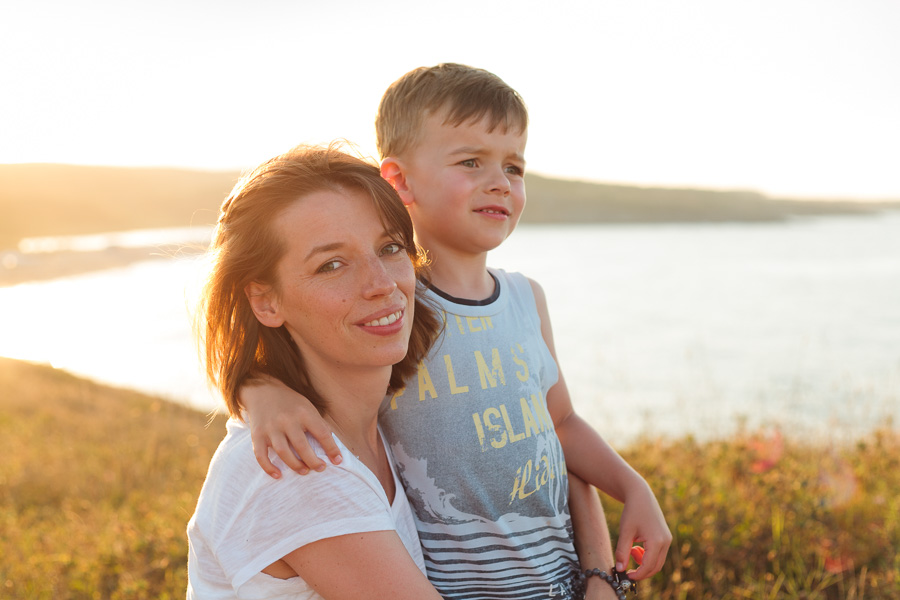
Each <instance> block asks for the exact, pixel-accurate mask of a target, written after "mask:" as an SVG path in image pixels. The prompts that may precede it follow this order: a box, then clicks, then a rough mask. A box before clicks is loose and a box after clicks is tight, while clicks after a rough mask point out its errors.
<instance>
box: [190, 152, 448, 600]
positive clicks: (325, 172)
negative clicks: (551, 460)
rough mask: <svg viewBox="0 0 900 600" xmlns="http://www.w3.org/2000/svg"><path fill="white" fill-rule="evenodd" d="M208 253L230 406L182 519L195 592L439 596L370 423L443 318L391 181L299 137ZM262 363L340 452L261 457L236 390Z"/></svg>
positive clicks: (217, 350)
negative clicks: (421, 280)
mask: <svg viewBox="0 0 900 600" xmlns="http://www.w3.org/2000/svg"><path fill="white" fill-rule="evenodd" d="M211 256H212V259H213V264H212V269H211V274H210V277H209V280H208V282H207V284H206V286H205V288H204V292H203V295H202V298H201V306H200V308H201V310H200V320H199V322H198V324H199V327H198V331H200V332H201V335H200V338H201V345H202V347H203V348H204V351H205V357H206V363H207V375H208V377H209V378H210V380H211V381H213V382H214V383H215V384H216V385H217V386H218V388H219V389H220V391H221V392H222V395H223V397H224V398H225V402H226V404H227V406H228V411H229V414H230V416H231V419H229V422H228V426H227V435H226V437H225V439H224V440H223V441H222V443H221V444H220V446H219V448H218V450H217V451H216V454H215V456H214V457H213V460H212V462H211V464H210V468H209V473H208V474H207V478H206V482H205V483H204V485H203V489H202V491H201V493H200V498H199V500H198V503H197V509H196V511H195V513H194V516H193V517H192V518H191V520H190V523H189V524H188V540H189V544H190V555H189V559H188V576H189V584H188V593H187V596H188V598H275V597H277V598H319V597H325V598H351V597H366V598H380V597H383V598H401V599H402V598H410V599H413V598H415V599H417V600H418V599H422V598H433V599H435V600H438V599H439V598H440V597H439V596H438V594H437V593H436V592H435V591H434V588H432V586H431V585H430V584H429V583H428V580H427V579H426V578H425V575H424V565H423V561H422V554H421V550H420V548H419V542H418V538H417V536H416V530H415V525H414V522H413V520H412V514H411V513H410V510H409V505H408V503H407V500H406V496H405V495H404V493H403V490H402V488H401V486H400V483H399V481H398V479H397V476H396V473H395V472H394V471H393V468H392V465H391V461H390V458H389V456H388V450H387V448H386V446H385V445H384V443H383V442H382V440H381V436H380V433H379V431H378V429H377V423H376V421H377V414H378V408H379V406H380V404H381V402H382V400H383V398H384V396H385V392H386V391H391V390H394V389H397V388H399V387H400V386H401V385H402V381H403V380H404V378H405V377H408V376H409V375H411V374H412V373H414V372H415V369H416V364H417V363H418V361H419V360H420V359H421V358H422V357H423V356H424V354H425V352H426V351H427V349H428V347H429V346H430V345H431V343H432V341H433V340H434V338H435V335H436V332H437V329H438V327H439V321H438V319H437V318H436V317H435V315H434V313H433V312H431V310H430V309H428V308H427V307H426V306H424V305H422V303H421V301H420V299H419V298H418V297H417V294H416V289H417V288H416V269H418V268H420V267H421V266H422V264H423V262H424V261H423V257H422V255H421V254H420V253H419V252H418V251H417V249H416V246H415V243H414V241H413V230H412V223H411V222H410V219H409V216H408V215H407V212H406V210H405V209H404V207H403V205H402V204H401V202H400V200H399V198H398V197H397V196H396V194H395V192H394V190H393V189H392V188H391V186H390V185H389V184H388V183H386V182H385V181H384V180H383V179H382V178H381V176H380V174H379V171H378V169H377V167H374V166H372V165H369V164H367V163H365V162H363V161H361V160H359V159H356V158H353V157H351V156H348V155H346V154H343V153H341V152H339V151H337V150H335V149H334V148H328V149H312V148H298V149H295V150H292V151H291V152H288V153H286V154H284V155H282V156H278V157H276V158H274V159H272V160H270V161H268V162H266V163H265V164H263V165H261V166H260V167H258V168H257V169H256V170H254V171H253V172H252V173H250V174H249V175H247V176H246V177H245V178H243V179H242V180H241V181H240V182H238V184H237V186H236V187H235V189H234V190H233V191H232V193H231V195H230V196H229V198H228V199H227V200H226V201H225V202H224V204H223V205H222V210H221V214H220V216H219V222H218V226H217V228H216V232H215V234H214V238H213V244H212V248H211ZM259 376H269V377H276V378H278V379H280V380H281V381H283V382H285V383H286V384H287V385H288V386H290V387H292V388H294V389H295V390H296V391H298V392H300V393H302V394H303V395H305V396H306V397H307V398H309V399H311V400H312V401H313V402H314V403H315V406H316V408H317V409H318V410H319V411H320V412H321V413H322V415H323V416H324V418H325V419H326V421H327V422H328V423H329V424H330V425H331V427H332V428H333V431H334V432H335V434H336V439H337V442H338V444H339V446H340V447H341V449H342V451H344V456H345V457H346V459H345V461H344V463H343V464H341V465H340V466H338V467H337V468H329V469H327V470H325V471H323V472H320V473H313V474H311V475H307V476H306V477H301V476H299V475H296V474H295V473H293V472H291V471H290V470H288V469H283V472H284V473H285V476H284V478H283V479H282V480H281V481H276V480H273V479H272V478H270V477H269V476H268V475H266V474H265V472H263V471H262V470H260V469H259V467H258V465H257V462H256V458H255V457H254V455H253V449H252V446H251V442H250V433H249V428H248V427H247V425H246V423H244V422H243V421H242V406H241V402H240V399H239V397H238V395H237V391H238V390H239V389H240V387H241V385H244V384H246V383H247V382H248V381H250V380H252V379H253V378H255V377H259ZM311 443H315V442H314V441H313V440H311ZM318 451H319V452H321V448H319V449H318ZM322 455H323V456H324V453H322Z"/></svg>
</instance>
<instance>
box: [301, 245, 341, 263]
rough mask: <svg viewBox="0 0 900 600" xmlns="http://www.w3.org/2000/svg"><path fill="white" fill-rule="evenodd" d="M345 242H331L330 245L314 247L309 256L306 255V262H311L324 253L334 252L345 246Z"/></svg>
mask: <svg viewBox="0 0 900 600" xmlns="http://www.w3.org/2000/svg"><path fill="white" fill-rule="evenodd" d="M343 245H344V244H343V242H331V243H330V244H322V245H320V246H315V247H313V249H312V250H310V251H309V254H307V255H306V259H305V260H309V259H310V258H312V257H313V256H315V255H316V254H321V253H323V252H333V251H334V250H337V249H339V248H341V247H342V246H343Z"/></svg>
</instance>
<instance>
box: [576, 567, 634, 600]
mask: <svg viewBox="0 0 900 600" xmlns="http://www.w3.org/2000/svg"><path fill="white" fill-rule="evenodd" d="M592 575H596V576H597V577H599V578H600V579H602V580H603V581H605V582H606V583H608V584H609V585H610V586H612V589H613V590H614V591H615V592H616V598H618V599H619V600H625V594H627V593H628V592H629V591H630V592H632V593H633V594H634V595H635V596H637V583H636V582H634V581H632V580H631V579H630V578H629V577H628V575H627V574H626V573H625V572H623V571H616V570H615V569H613V574H612V575H610V574H609V573H607V572H606V571H601V570H600V569H587V570H586V571H585V572H584V578H585V579H587V578H588V577H591V576H592Z"/></svg>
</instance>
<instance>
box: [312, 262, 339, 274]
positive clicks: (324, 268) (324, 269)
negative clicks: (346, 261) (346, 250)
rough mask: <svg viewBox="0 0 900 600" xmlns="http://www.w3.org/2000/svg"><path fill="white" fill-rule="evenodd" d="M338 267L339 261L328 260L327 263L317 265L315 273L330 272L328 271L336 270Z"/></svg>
mask: <svg viewBox="0 0 900 600" xmlns="http://www.w3.org/2000/svg"><path fill="white" fill-rule="evenodd" d="M340 268H341V261H339V260H337V259H335V260H329V261H328V262H327V263H325V264H324V265H322V266H321V267H319V268H318V269H317V270H316V273H330V272H332V271H336V270H338V269H340Z"/></svg>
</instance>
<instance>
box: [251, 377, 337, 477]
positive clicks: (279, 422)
mask: <svg viewBox="0 0 900 600" xmlns="http://www.w3.org/2000/svg"><path fill="white" fill-rule="evenodd" d="M240 398H241V402H242V404H243V405H244V409H245V411H246V416H247V422H248V424H249V425H250V439H251V440H252V442H253V454H254V455H255V456H256V462H258V463H259V466H260V467H262V469H263V471H265V472H266V473H268V474H269V475H270V476H272V477H274V478H275V479H279V478H280V477H281V471H280V470H279V469H278V467H276V466H275V465H274V464H272V461H271V460H269V448H272V449H273V450H274V451H275V454H277V455H278V456H279V458H281V460H283V461H284V464H286V465H287V466H288V467H290V468H291V469H293V470H294V471H296V472H297V473H299V474H300V475H306V474H307V473H309V471H310V470H311V469H312V470H315V471H321V470H323V469H324V468H325V463H324V462H323V461H322V460H321V459H320V458H319V457H318V456H316V454H315V452H313V449H312V448H311V447H310V445H309V442H308V441H307V439H306V433H307V432H308V433H309V434H310V435H311V436H313V437H314V438H315V439H316V441H318V442H319V444H321V445H322V448H323V449H324V450H325V454H327V455H328V458H329V459H330V460H331V462H332V464H335V465H337V464H340V462H341V460H342V457H341V451H340V450H339V449H338V447H337V444H336V443H335V441H334V438H333V437H332V436H331V428H330V427H329V426H328V423H326V422H325V420H324V419H322V416H321V415H320V414H319V411H317V410H316V408H315V407H314V406H313V405H312V404H311V403H310V402H309V400H307V399H306V398H304V397H303V396H301V395H300V394H298V393H297V392H295V391H294V390H292V389H290V388H289V387H287V386H286V385H284V384H283V383H281V382H280V381H278V380H276V379H272V378H265V379H263V380H262V382H261V383H258V384H254V385H250V386H246V387H243V388H241V391H240Z"/></svg>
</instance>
